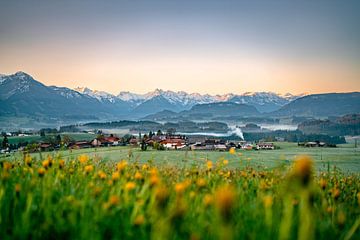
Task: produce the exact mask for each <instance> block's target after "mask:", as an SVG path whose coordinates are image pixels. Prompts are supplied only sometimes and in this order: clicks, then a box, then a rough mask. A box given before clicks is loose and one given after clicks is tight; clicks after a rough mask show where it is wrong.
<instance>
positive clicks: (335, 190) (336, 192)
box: [331, 188, 340, 200]
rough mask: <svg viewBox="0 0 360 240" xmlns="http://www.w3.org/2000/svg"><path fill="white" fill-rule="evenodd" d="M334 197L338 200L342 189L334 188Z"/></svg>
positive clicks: (332, 192)
mask: <svg viewBox="0 0 360 240" xmlns="http://www.w3.org/2000/svg"><path fill="white" fill-rule="evenodd" d="M331 195H332V197H333V198H334V199H335V200H336V199H338V198H339V197H340V190H339V189H338V188H334V189H332V191H331Z"/></svg>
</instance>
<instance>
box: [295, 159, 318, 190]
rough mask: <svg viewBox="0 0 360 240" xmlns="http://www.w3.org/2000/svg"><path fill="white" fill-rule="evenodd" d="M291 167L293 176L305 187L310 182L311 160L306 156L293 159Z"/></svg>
mask: <svg viewBox="0 0 360 240" xmlns="http://www.w3.org/2000/svg"><path fill="white" fill-rule="evenodd" d="M293 167H294V168H293V176H295V177H296V178H297V179H299V180H300V181H301V182H302V183H303V184H304V185H306V184H307V183H308V182H309V181H310V179H311V175H312V173H313V161H312V159H311V158H310V157H309V156H306V155H302V156H298V157H297V158H296V159H295V163H294V165H293Z"/></svg>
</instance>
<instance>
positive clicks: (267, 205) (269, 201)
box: [263, 195, 273, 208]
mask: <svg viewBox="0 0 360 240" xmlns="http://www.w3.org/2000/svg"><path fill="white" fill-rule="evenodd" d="M263 204H264V207H265V208H270V207H271V206H272V204H273V198H272V196H270V195H266V196H265V197H263Z"/></svg>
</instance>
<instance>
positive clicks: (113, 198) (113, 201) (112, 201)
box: [109, 195, 120, 206]
mask: <svg viewBox="0 0 360 240" xmlns="http://www.w3.org/2000/svg"><path fill="white" fill-rule="evenodd" d="M119 202H120V198H119V197H118V196H115V195H113V196H111V197H110V198H109V205H110V206H116V205H118V204H119Z"/></svg>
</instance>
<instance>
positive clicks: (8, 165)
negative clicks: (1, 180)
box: [3, 162, 12, 170]
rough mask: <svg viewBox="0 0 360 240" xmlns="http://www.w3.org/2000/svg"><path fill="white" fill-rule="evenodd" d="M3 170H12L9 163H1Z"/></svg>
mask: <svg viewBox="0 0 360 240" xmlns="http://www.w3.org/2000/svg"><path fill="white" fill-rule="evenodd" d="M3 168H4V170H9V169H11V168H12V164H11V163H9V162H4V163H3Z"/></svg>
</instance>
